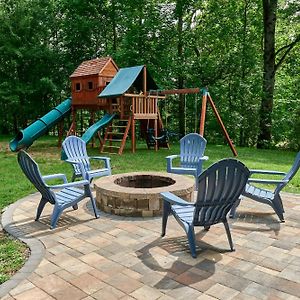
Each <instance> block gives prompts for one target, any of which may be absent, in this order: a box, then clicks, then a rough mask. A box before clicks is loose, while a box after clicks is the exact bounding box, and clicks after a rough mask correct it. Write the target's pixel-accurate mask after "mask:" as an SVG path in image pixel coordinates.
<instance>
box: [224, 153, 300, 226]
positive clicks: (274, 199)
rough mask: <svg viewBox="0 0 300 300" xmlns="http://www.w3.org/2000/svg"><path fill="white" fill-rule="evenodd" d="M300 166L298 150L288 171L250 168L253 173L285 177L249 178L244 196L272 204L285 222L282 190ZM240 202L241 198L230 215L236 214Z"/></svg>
mask: <svg viewBox="0 0 300 300" xmlns="http://www.w3.org/2000/svg"><path fill="white" fill-rule="evenodd" d="M299 168H300V151H299V152H298V154H297V156H296V158H295V161H294V163H293V165H292V167H291V169H290V170H289V171H288V172H287V173H285V172H280V171H271V170H250V174H251V175H254V174H265V175H277V176H283V177H282V178H281V179H279V180H278V179H257V178H249V180H248V184H247V185H246V188H245V191H244V192H243V196H245V197H248V198H250V199H252V200H255V201H257V202H260V203H264V204H268V205H270V206H271V207H272V208H273V209H274V211H275V213H276V214H277V216H278V217H279V219H280V221H281V222H284V216H283V214H284V208H283V204H282V199H281V196H280V192H281V190H282V189H283V188H284V187H285V186H286V185H287V184H288V183H289V181H290V180H292V178H293V177H294V176H295V175H296V173H297V172H298V170H299ZM251 175H250V176H251ZM255 183H258V184H260V185H261V184H262V185H263V184H269V185H274V186H275V189H273V190H269V189H266V188H263V187H261V186H256V185H255ZM239 203H240V200H239V201H238V202H237V203H236V205H235V206H234V207H233V208H232V211H231V213H230V217H234V216H235V213H236V208H237V206H238V205H239Z"/></svg>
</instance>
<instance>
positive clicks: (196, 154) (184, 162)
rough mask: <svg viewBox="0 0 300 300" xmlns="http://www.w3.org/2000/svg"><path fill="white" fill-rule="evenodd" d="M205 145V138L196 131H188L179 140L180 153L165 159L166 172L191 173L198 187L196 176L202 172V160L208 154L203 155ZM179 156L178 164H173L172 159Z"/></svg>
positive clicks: (206, 158)
mask: <svg viewBox="0 0 300 300" xmlns="http://www.w3.org/2000/svg"><path fill="white" fill-rule="evenodd" d="M205 147H206V139H205V138H203V137H202V136H201V135H200V134H198V133H189V134H187V135H185V136H184V137H183V138H182V139H181V140H180V154H179V155H169V156H167V157H166V159H167V172H168V173H175V174H186V175H193V176H194V177H195V187H196V190H197V189H198V180H197V178H198V176H199V175H200V174H201V172H202V164H203V161H205V160H208V156H203V154H204V151H205ZM176 158H180V165H179V166H178V167H177V166H173V161H174V160H175V159H176Z"/></svg>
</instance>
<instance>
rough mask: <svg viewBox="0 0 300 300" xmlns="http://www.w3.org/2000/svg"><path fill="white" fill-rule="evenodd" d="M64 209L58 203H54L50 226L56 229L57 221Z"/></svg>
mask: <svg viewBox="0 0 300 300" xmlns="http://www.w3.org/2000/svg"><path fill="white" fill-rule="evenodd" d="M62 211H63V209H62V208H61V207H59V206H58V205H56V204H55V205H54V208H53V212H52V216H51V223H50V228H51V229H54V228H55V227H56V224H57V221H58V218H59V216H60V215H61V213H62Z"/></svg>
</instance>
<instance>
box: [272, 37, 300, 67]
mask: <svg viewBox="0 0 300 300" xmlns="http://www.w3.org/2000/svg"><path fill="white" fill-rule="evenodd" d="M298 42H300V35H298V36H297V37H296V39H295V40H294V41H293V42H291V43H290V44H288V45H285V46H283V47H281V48H280V49H278V50H277V51H276V53H275V56H277V55H278V54H279V53H280V52H282V51H284V50H285V52H284V53H283V55H282V56H281V58H280V59H279V61H278V63H277V64H275V72H276V71H277V69H278V68H279V67H280V66H281V64H282V63H283V62H284V60H285V58H286V57H287V55H288V54H289V53H290V52H291V50H292V49H293V48H294V47H295V46H296V45H297V43H298Z"/></svg>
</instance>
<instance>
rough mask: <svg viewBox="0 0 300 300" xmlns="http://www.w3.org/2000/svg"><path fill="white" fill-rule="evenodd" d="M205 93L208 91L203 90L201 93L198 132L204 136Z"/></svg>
mask: <svg viewBox="0 0 300 300" xmlns="http://www.w3.org/2000/svg"><path fill="white" fill-rule="evenodd" d="M207 94H208V92H207V91H206V90H204V91H203V95H202V107H201V117H200V129H199V133H200V135H201V136H204V124H205V116H206V103H207Z"/></svg>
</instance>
